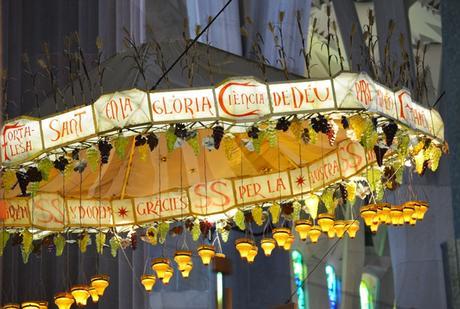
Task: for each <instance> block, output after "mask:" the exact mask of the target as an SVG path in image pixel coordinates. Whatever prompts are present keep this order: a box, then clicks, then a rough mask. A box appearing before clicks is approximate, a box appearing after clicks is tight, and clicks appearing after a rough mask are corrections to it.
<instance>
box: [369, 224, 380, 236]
mask: <svg viewBox="0 0 460 309" xmlns="http://www.w3.org/2000/svg"><path fill="white" fill-rule="evenodd" d="M369 228H370V229H371V232H372V233H373V234H375V233H377V231H378V229H379V223H372V224H371V226H369Z"/></svg>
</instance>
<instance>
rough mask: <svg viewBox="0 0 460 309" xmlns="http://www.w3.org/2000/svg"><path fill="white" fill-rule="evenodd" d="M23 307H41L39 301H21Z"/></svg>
mask: <svg viewBox="0 0 460 309" xmlns="http://www.w3.org/2000/svg"><path fill="white" fill-rule="evenodd" d="M21 308H24V309H40V304H39V302H38V301H25V302H22V303H21Z"/></svg>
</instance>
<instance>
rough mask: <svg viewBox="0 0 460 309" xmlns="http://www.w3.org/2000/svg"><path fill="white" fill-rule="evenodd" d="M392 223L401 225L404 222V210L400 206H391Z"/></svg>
mask: <svg viewBox="0 0 460 309" xmlns="http://www.w3.org/2000/svg"><path fill="white" fill-rule="evenodd" d="M390 215H391V224H393V225H401V224H403V223H404V217H403V210H402V208H400V207H399V206H393V207H391V211H390Z"/></svg>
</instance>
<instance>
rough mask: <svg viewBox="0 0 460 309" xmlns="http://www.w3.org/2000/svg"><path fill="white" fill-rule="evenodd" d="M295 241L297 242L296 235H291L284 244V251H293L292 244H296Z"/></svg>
mask: <svg viewBox="0 0 460 309" xmlns="http://www.w3.org/2000/svg"><path fill="white" fill-rule="evenodd" d="M294 240H295V238H294V235H292V233H289V237H288V239H287V240H286V242H285V243H284V246H283V249H284V250H286V251H289V250H291V247H292V244H293V243H294Z"/></svg>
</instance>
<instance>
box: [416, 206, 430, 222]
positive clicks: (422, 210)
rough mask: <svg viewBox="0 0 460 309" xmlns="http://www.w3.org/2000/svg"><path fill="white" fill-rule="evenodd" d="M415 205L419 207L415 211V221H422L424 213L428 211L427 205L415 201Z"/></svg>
mask: <svg viewBox="0 0 460 309" xmlns="http://www.w3.org/2000/svg"><path fill="white" fill-rule="evenodd" d="M416 203H417V204H418V206H419V209H418V211H417V220H423V218H424V217H425V213H426V212H427V210H428V203H427V202H425V201H416Z"/></svg>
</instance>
